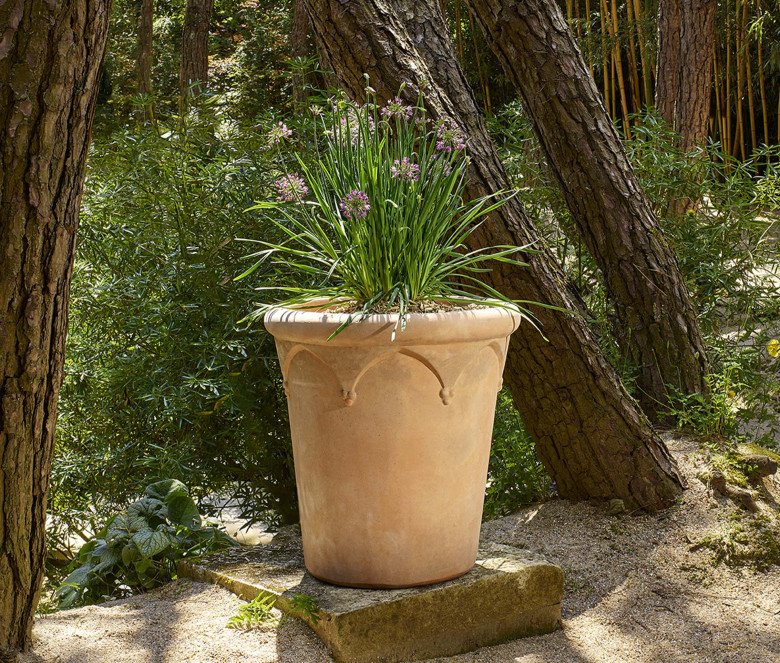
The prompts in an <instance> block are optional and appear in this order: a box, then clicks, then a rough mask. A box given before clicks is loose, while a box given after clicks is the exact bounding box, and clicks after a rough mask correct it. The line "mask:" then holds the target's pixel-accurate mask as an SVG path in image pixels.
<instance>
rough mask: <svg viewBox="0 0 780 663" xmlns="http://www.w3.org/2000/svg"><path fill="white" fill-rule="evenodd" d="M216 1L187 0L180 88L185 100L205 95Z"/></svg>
mask: <svg viewBox="0 0 780 663" xmlns="http://www.w3.org/2000/svg"><path fill="white" fill-rule="evenodd" d="M213 5H214V0H187V8H186V9H185V11H184V29H183V31H182V38H181V69H180V71H179V87H180V93H181V98H182V100H183V101H184V100H186V99H187V97H188V96H189V95H190V94H198V93H199V92H202V91H203V86H204V85H205V84H206V82H208V78H209V25H210V24H211V8H212V7H213Z"/></svg>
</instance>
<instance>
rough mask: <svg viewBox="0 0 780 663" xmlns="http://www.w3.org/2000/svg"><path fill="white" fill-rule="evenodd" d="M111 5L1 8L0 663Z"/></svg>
mask: <svg viewBox="0 0 780 663" xmlns="http://www.w3.org/2000/svg"><path fill="white" fill-rule="evenodd" d="M109 9H110V0H72V1H71V2H56V3H54V2H46V1H44V0H15V1H12V2H6V3H4V4H2V5H0V34H2V35H3V38H2V40H1V41H0V81H2V82H0V95H1V96H0V126H2V131H0V160H1V161H0V660H13V658H14V652H15V651H17V650H21V649H24V648H25V647H27V645H29V643H30V634H31V630H32V623H33V615H34V614H35V608H36V605H37V603H38V599H39V596H40V588H41V582H42V580H43V571H44V561H45V553H46V546H45V532H46V529H45V528H46V497H47V494H48V489H49V467H50V464H51V457H52V448H53V444H54V425H55V421H56V419H57V397H58V394H59V390H60V384H61V382H62V375H63V354H64V351H65V336H66V334H67V329H68V296H69V291H70V278H71V270H72V267H73V252H74V248H75V244H76V226H77V225H78V213H79V204H80V201H81V191H82V186H83V182H84V166H85V164H86V160H87V148H88V145H89V138H90V132H91V127H92V118H93V115H94V111H95V100H96V98H97V90H98V71H99V69H100V65H101V61H102V59H103V53H104V51H105V45H106V39H107V35H108V15H109Z"/></svg>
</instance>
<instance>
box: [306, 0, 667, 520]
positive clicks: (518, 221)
mask: <svg viewBox="0 0 780 663" xmlns="http://www.w3.org/2000/svg"><path fill="white" fill-rule="evenodd" d="M305 1H306V8H307V11H308V12H309V18H310V20H311V24H312V28H313V30H314V33H315V35H316V37H317V39H318V41H319V42H320V44H321V46H322V48H323V49H324V50H325V51H327V53H328V57H329V59H330V62H331V65H332V66H333V68H334V70H335V73H336V75H337V76H338V78H339V79H340V82H341V84H342V85H343V87H344V88H345V90H346V91H347V92H348V94H350V95H351V96H352V97H353V98H355V99H358V100H360V99H362V98H364V78H363V73H364V72H365V73H367V74H369V76H370V79H371V85H372V87H374V88H375V89H376V90H377V94H378V96H379V98H380V99H385V100H386V99H388V98H390V97H392V96H394V95H395V94H396V92H397V90H398V89H399V87H400V86H401V84H402V83H404V84H406V86H407V87H406V90H405V94H407V96H409V97H410V98H411V99H414V98H415V97H416V94H417V90H418V89H419V88H418V84H420V83H421V82H423V81H424V82H425V98H426V103H427V106H428V109H429V111H430V112H431V114H432V115H433V116H434V117H438V118H442V117H448V118H452V119H453V120H454V121H455V122H456V123H457V124H458V125H459V127H460V129H461V130H462V131H463V133H464V135H465V136H467V137H468V141H469V142H468V152H469V156H470V158H471V168H470V171H469V185H468V190H467V195H468V197H469V198H475V197H478V196H482V195H484V194H486V193H489V192H494V191H498V190H500V189H508V188H509V187H510V184H509V181H508V178H507V175H506V172H505V170H504V168H503V166H502V164H501V162H500V160H499V158H498V155H497V153H496V151H495V148H494V146H493V144H492V143H491V141H490V139H489V137H488V135H487V131H486V128H485V123H484V119H483V117H482V114H481V113H480V111H479V109H478V107H477V105H476V101H475V99H474V96H473V94H472V92H471V90H470V88H469V86H468V83H467V82H466V78H465V76H464V74H463V71H462V69H461V68H460V66H459V65H458V62H457V59H456V57H455V53H454V50H453V47H452V44H451V43H450V38H449V34H448V32H447V28H446V25H445V23H444V20H443V17H442V15H441V10H440V7H439V4H438V3H437V2H436V0H422V1H420V0H389V1H387V0H352V1H351V2H349V3H342V2H340V1H339V0H305ZM473 239H474V241H475V244H476V245H479V246H485V245H491V244H515V245H523V244H528V243H531V242H535V241H536V240H537V239H538V235H537V233H536V231H535V230H534V228H533V226H532V225H531V223H530V221H529V220H528V218H527V216H526V215H525V212H524V211H523V208H522V206H521V205H520V203H519V202H517V200H516V199H513V200H512V201H510V202H509V203H508V204H506V205H504V206H503V207H502V208H501V210H500V212H498V213H497V214H495V215H494V216H493V217H492V218H490V220H489V221H488V222H487V223H485V224H484V225H483V226H481V227H480V228H479V229H478V230H477V232H476V233H475V234H474V236H473ZM537 246H538V247H540V248H541V247H542V244H541V243H537ZM526 259H527V260H528V262H529V263H530V267H527V268H517V267H513V266H507V265H502V264H499V265H497V266H496V267H495V269H494V271H493V272H492V273H491V275H490V278H489V279H487V280H489V282H490V284H491V285H493V286H494V287H496V288H497V289H498V290H500V291H502V292H503V293H505V294H506V295H508V296H510V297H512V298H516V299H527V300H534V301H539V302H543V303H547V304H552V305H554V306H559V307H563V308H565V309H568V310H572V311H573V310H576V309H578V308H579V306H580V303H579V302H578V300H577V298H576V296H575V295H574V294H572V291H571V290H570V287H569V283H568V281H567V279H566V276H565V274H564V273H563V272H562V270H561V269H560V268H559V267H558V266H557V265H556V264H555V262H554V259H553V258H552V257H551V255H550V254H549V252H547V251H545V250H542V252H541V253H540V254H537V255H528V256H527V257H526ZM486 276H487V275H486ZM537 314H538V317H539V319H540V321H541V323H542V325H543V329H544V333H545V334H546V336H547V338H548V339H549V342H547V341H545V340H544V339H543V338H542V337H541V336H540V335H539V334H538V333H537V332H536V331H534V330H533V329H531V327H530V326H529V325H521V329H520V330H519V331H518V332H517V333H516V334H515V335H514V337H513V340H512V344H511V346H510V351H509V357H508V362H507V370H506V372H505V375H504V378H505V380H506V382H507V384H508V386H509V388H510V389H511V391H512V394H513V397H514V400H515V404H516V405H517V407H518V409H519V411H520V414H521V416H522V419H523V422H524V423H525V425H526V426H527V428H528V430H529V431H530V433H531V435H532V436H533V438H534V440H535V442H536V448H537V450H538V452H539V455H540V457H541V459H542V461H543V462H544V464H545V465H546V467H547V469H548V470H549V471H550V473H551V475H552V476H553V478H554V479H555V481H556V482H557V486H558V490H559V492H560V494H561V495H563V496H564V497H569V498H591V497H592V498H598V499H606V498H612V497H620V498H623V499H624V500H626V501H627V503H628V504H630V505H631V508H636V507H641V508H646V509H656V508H660V507H663V506H666V505H668V504H669V503H670V502H671V501H673V500H674V498H675V497H676V496H677V495H678V494H679V492H680V488H681V485H682V480H681V478H680V476H679V474H678V472H677V468H676V466H675V464H674V461H673V460H672V459H671V457H670V456H669V454H668V452H667V450H666V448H665V447H664V445H663V442H661V440H660V439H659V438H658V437H657V435H656V434H655V433H654V432H653V430H652V428H651V426H650V424H649V422H648V421H647V419H646V418H645V416H644V415H643V414H642V413H641V411H639V410H638V408H637V407H636V403H635V402H634V401H633V399H632V398H631V397H630V396H629V395H628V394H627V393H626V391H625V389H624V388H623V386H622V384H621V383H620V380H619V379H618V377H617V375H616V373H615V371H614V370H613V369H612V367H611V366H610V365H609V363H608V362H607V361H606V359H605V358H604V356H603V355H602V353H601V352H600V350H599V348H598V345H597V343H596V340H595V338H594V337H593V335H592V334H591V332H590V331H589V329H588V327H587V325H586V324H585V321H584V319H583V317H582V316H579V315H577V314H575V313H561V312H555V311H551V310H548V309H541V310H538V312H537Z"/></svg>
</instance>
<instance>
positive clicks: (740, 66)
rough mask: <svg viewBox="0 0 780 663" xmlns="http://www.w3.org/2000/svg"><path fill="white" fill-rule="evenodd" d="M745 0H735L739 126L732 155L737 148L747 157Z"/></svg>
mask: <svg viewBox="0 0 780 663" xmlns="http://www.w3.org/2000/svg"><path fill="white" fill-rule="evenodd" d="M744 1H745V0H735V2H734V7H735V9H736V11H735V14H736V16H735V20H736V32H735V33H734V40H735V47H736V56H737V98H736V104H737V128H736V137H735V139H734V153H733V154H732V156H736V155H737V150H739V153H740V155H741V158H742V159H743V160H744V159H745V118H744V115H743V114H742V106H743V103H742V92H743V84H744V79H743V75H742V72H743V70H744V59H745V50H744V48H743V47H742V36H743V35H742V20H741V17H742V12H740V8H741V7H740V3H742V2H744Z"/></svg>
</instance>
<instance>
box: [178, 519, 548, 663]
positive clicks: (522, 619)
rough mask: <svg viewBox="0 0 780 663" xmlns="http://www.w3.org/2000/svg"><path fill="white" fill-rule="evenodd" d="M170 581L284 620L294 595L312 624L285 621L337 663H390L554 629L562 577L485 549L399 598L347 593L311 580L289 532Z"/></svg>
mask: <svg viewBox="0 0 780 663" xmlns="http://www.w3.org/2000/svg"><path fill="white" fill-rule="evenodd" d="M179 574H180V575H181V576H183V577H188V578H191V579H194V580H201V581H206V582H213V583H216V584H220V585H222V586H224V587H226V588H228V589H229V590H231V591H232V592H234V593H236V594H237V595H238V596H240V597H241V598H243V599H245V600H251V599H253V598H256V597H257V596H261V595H271V596H274V597H276V604H275V605H276V607H278V608H280V609H281V610H282V611H285V612H287V611H291V609H292V606H291V605H290V601H291V599H292V598H293V596H294V595H295V594H305V595H306V596H308V597H311V599H313V600H314V601H315V602H316V605H317V612H316V614H315V617H316V623H315V620H312V619H311V618H310V616H308V615H306V614H303V613H301V612H294V611H293V612H292V614H294V615H295V616H297V617H299V618H301V619H302V620H303V621H304V622H306V623H307V624H308V625H309V626H311V628H312V629H314V631H315V632H316V633H317V635H319V637H320V638H321V639H322V640H323V642H324V643H325V644H326V645H327V646H328V648H329V649H330V650H331V653H332V654H333V657H334V659H335V660H336V661H339V662H340V663H394V662H397V661H409V660H418V659H425V658H431V657H436V656H449V655H453V654H458V653H463V652H469V651H474V650H475V649H477V648H479V647H484V646H487V645H493V644H497V643H500V642H505V641H507V640H512V639H515V638H520V637H525V636H531V635H539V634H542V633H549V632H550V631H553V630H555V629H557V628H559V627H560V625H561V599H562V597H563V572H562V571H561V569H560V568H559V567H557V566H554V565H553V564H549V563H548V562H546V561H545V560H543V559H542V558H540V557H539V556H537V555H535V554H533V553H531V552H529V551H528V550H524V549H521V548H516V547H513V546H506V545H501V544H496V543H492V542H488V541H485V542H483V543H482V544H481V545H480V546H479V554H478V556H477V563H476V565H474V566H473V567H472V569H471V570H470V571H469V572H468V573H467V574H465V575H463V576H461V577H459V578H457V579H455V580H450V581H449V582H444V583H438V584H435V585H429V586H426V587H414V588H407V589H353V588H346V587H336V586H333V585H331V584H327V583H323V582H320V581H319V580H317V579H316V578H313V577H312V576H311V575H309V574H308V573H307V572H306V569H305V568H304V565H303V555H302V550H301V539H300V533H299V531H298V529H297V527H289V528H285V529H284V530H282V531H281V532H280V533H279V534H278V535H277V536H276V537H275V538H274V540H273V541H272V542H271V543H270V544H267V545H260V546H247V547H243V548H236V549H231V550H227V551H224V552H221V553H216V554H214V555H208V556H206V557H205V558H202V559H200V560H195V561H192V560H184V561H182V562H180V563H179Z"/></svg>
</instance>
